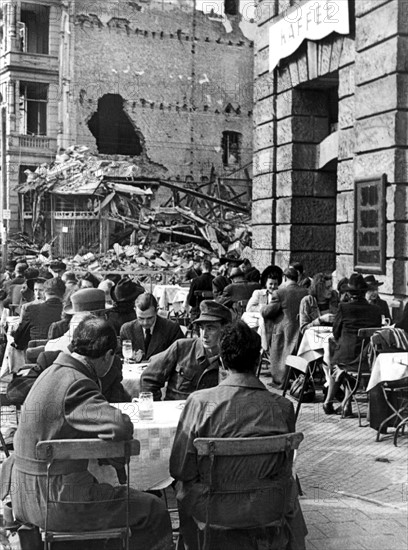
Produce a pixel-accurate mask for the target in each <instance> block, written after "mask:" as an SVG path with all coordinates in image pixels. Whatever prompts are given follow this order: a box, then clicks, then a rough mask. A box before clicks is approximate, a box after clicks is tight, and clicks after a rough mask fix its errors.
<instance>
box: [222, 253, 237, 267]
mask: <svg viewBox="0 0 408 550" xmlns="http://www.w3.org/2000/svg"><path fill="white" fill-rule="evenodd" d="M222 264H235V265H239V264H242V259H241V258H238V256H233V255H232V254H227V255H226V256H221V258H220V265H222Z"/></svg>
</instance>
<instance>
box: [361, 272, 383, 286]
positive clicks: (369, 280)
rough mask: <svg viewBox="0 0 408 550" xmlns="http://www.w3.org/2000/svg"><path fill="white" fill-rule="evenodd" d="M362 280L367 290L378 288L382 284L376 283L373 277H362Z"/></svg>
mask: <svg viewBox="0 0 408 550" xmlns="http://www.w3.org/2000/svg"><path fill="white" fill-rule="evenodd" d="M364 280H365V282H366V283H367V285H368V288H369V289H372V288H378V287H379V286H381V285H383V284H384V283H381V282H380V281H377V279H376V278H375V277H374V275H367V277H364Z"/></svg>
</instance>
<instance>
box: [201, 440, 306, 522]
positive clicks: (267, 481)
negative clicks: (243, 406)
mask: <svg viewBox="0 0 408 550" xmlns="http://www.w3.org/2000/svg"><path fill="white" fill-rule="evenodd" d="M302 440H303V434H302V433H289V434H283V435H274V436H265V437H239V438H235V437H234V438H212V437H208V438H197V439H195V440H194V446H195V448H196V449H197V454H198V469H199V475H200V483H202V484H203V485H204V487H205V489H206V490H205V492H204V493H203V494H205V498H204V499H203V501H202V502H201V503H200V504H199V505H198V506H197V507H196V508H195V509H194V518H195V520H196V521H197V523H198V524H200V523H201V524H202V525H203V527H204V530H205V531H207V529H208V527H209V526H217V527H222V528H225V529H252V528H255V527H265V526H272V525H274V526H282V525H284V522H285V519H284V515H285V512H286V511H287V505H288V499H289V498H290V493H291V488H292V484H293V483H294V481H293V477H292V463H293V451H294V450H295V449H297V448H298V447H299V445H300V443H301V441H302ZM265 468H270V474H271V475H265ZM261 472H262V473H261Z"/></svg>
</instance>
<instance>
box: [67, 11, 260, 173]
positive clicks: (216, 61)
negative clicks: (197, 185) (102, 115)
mask: <svg viewBox="0 0 408 550" xmlns="http://www.w3.org/2000/svg"><path fill="white" fill-rule="evenodd" d="M73 5H74V13H71V28H70V32H71V38H70V40H71V54H72V55H73V59H74V64H73V65H74V67H73V81H72V83H71V90H70V93H71V97H72V99H73V100H74V101H72V102H71V105H70V122H69V129H70V130H69V132H68V133H69V134H70V135H72V136H73V137H74V138H75V140H74V141H75V142H76V143H80V144H84V145H87V146H89V147H90V148H91V150H92V151H93V152H95V153H96V152H98V149H97V144H96V140H95V137H94V135H93V134H92V133H91V131H90V129H89V127H88V123H89V120H90V119H91V117H92V116H93V115H94V113H95V112H96V111H97V109H98V100H100V99H101V98H102V97H103V96H104V95H106V94H116V95H118V96H120V97H121V98H123V109H124V112H125V113H126V115H127V116H128V117H129V119H130V120H131V122H132V123H133V125H134V127H135V130H136V131H137V133H138V135H139V136H140V138H141V142H142V144H143V148H144V154H145V155H146V156H147V158H148V159H150V160H151V161H152V162H153V163H155V164H156V165H160V166H162V167H164V168H165V169H166V170H167V172H166V174H167V176H168V177H177V176H179V177H180V180H181V181H184V180H185V178H186V176H190V177H192V179H193V180H194V181H200V178H201V177H204V176H207V177H209V175H210V172H211V168H212V166H213V167H214V169H215V173H216V175H217V176H222V175H226V174H228V173H231V172H235V173H236V172H237V170H238V169H239V167H240V166H245V165H250V163H251V160H252V82H253V49H252V43H251V41H250V40H248V39H247V38H246V37H245V36H244V35H243V34H242V32H241V30H240V29H239V27H238V24H239V16H238V17H231V18H230V22H231V27H230V29H229V30H230V32H227V29H226V27H225V25H224V24H223V23H222V20H221V18H220V17H218V18H217V17H211V18H210V17H209V16H207V15H205V14H204V13H203V12H200V11H196V12H194V11H193V9H192V3H191V4H189V3H187V2H184V3H183V4H181V3H177V4H161V3H160V4H159V3H155V2H140V3H139V2H120V3H118V2H105V1H103V2H102V1H88V0H87V1H86V2H85V1H76V2H75V3H74V4H73ZM193 37H195V40H193ZM228 106H229V107H228ZM226 108H227V110H229V111H230V112H229V113H226V112H225V109H226ZM225 131H233V132H238V133H240V134H241V135H242V138H241V143H240V146H241V155H240V160H239V163H238V164H237V165H235V166H234V165H230V166H228V167H224V165H223V161H222V149H221V140H222V133H223V132H225ZM65 135H67V134H65ZM235 177H237V176H235ZM238 177H243V175H242V172H241V174H239V176H238Z"/></svg>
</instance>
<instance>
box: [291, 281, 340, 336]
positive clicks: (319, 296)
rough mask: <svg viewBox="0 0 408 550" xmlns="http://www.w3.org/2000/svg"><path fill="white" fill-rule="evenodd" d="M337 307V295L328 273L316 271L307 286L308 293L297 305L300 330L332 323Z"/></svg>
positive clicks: (303, 330)
mask: <svg viewBox="0 0 408 550" xmlns="http://www.w3.org/2000/svg"><path fill="white" fill-rule="evenodd" d="M338 307H339V297H338V294H337V292H336V291H335V290H334V289H333V286H332V276H331V275H330V274H329V273H316V275H314V276H313V279H312V282H311V285H310V287H309V295H308V296H305V297H304V298H302V301H301V302H300V306H299V325H300V332H301V333H302V334H303V333H304V332H305V330H306V329H308V328H310V327H314V326H319V325H326V326H327V325H332V324H333V321H334V316H335V314H336V313H337V310H338Z"/></svg>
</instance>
